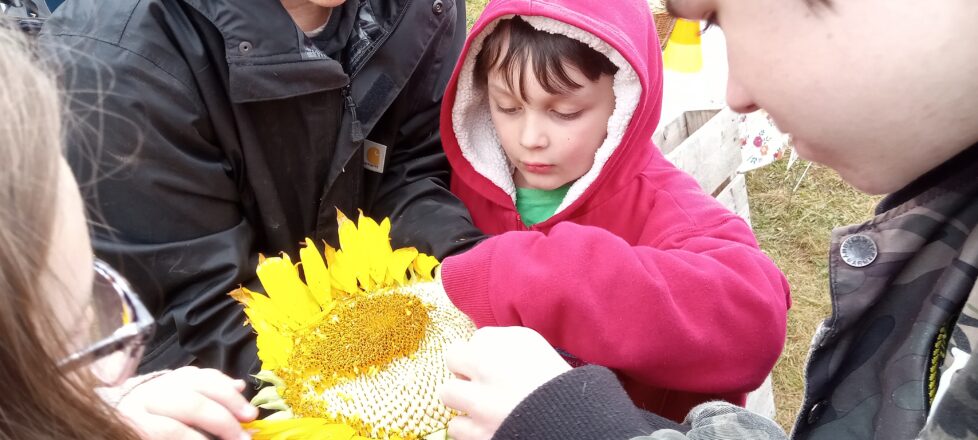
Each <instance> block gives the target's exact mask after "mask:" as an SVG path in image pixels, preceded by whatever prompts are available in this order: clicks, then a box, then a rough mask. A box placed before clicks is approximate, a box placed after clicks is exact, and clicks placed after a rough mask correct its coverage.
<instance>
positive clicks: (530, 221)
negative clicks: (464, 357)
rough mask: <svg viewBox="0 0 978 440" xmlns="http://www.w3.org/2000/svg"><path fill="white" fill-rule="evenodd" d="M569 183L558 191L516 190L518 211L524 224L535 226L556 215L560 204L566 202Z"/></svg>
mask: <svg viewBox="0 0 978 440" xmlns="http://www.w3.org/2000/svg"><path fill="white" fill-rule="evenodd" d="M570 186H571V184H570V183H568V184H567V185H564V186H562V187H560V188H557V189H550V190H547V189H532V188H516V211H517V212H519V213H520V218H522V219H523V224H525V225H527V226H533V225H535V224H537V223H540V222H542V221H544V220H546V219H548V218H550V216H552V215H554V212H555V211H557V207H558V206H560V202H563V201H564V196H565V195H567V190H568V189H570Z"/></svg>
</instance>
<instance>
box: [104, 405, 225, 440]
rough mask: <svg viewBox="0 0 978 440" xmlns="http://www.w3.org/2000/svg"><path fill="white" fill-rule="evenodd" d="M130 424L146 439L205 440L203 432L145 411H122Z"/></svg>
mask: <svg viewBox="0 0 978 440" xmlns="http://www.w3.org/2000/svg"><path fill="white" fill-rule="evenodd" d="M123 415H124V416H125V417H126V419H127V421H128V422H129V424H130V426H132V427H133V428H134V429H135V430H136V431H138V432H139V437H140V438H143V439H148V440H156V439H159V440H164V439H165V440H207V437H205V436H204V435H203V434H201V433H199V432H197V431H196V430H194V429H193V428H190V427H188V426H187V425H184V424H183V423H180V422H178V421H176V420H173V419H171V418H168V417H162V416H157V415H153V414H150V413H146V412H134V413H129V412H125V411H123Z"/></svg>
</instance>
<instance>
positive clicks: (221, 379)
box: [196, 369, 258, 422]
mask: <svg viewBox="0 0 978 440" xmlns="http://www.w3.org/2000/svg"><path fill="white" fill-rule="evenodd" d="M200 371H201V374H200V375H199V377H198V378H197V380H198V381H199V382H198V384H197V386H196V389H197V391H198V392H200V393H201V394H203V395H204V396H205V397H207V398H209V399H210V400H212V401H214V402H217V403H218V404H220V405H221V406H223V407H224V408H227V409H228V411H230V412H231V413H232V414H233V415H234V417H235V418H237V419H238V421H239V422H250V421H252V420H254V419H255V417H257V416H258V409H257V408H255V407H253V406H251V404H250V403H248V401H247V400H246V399H245V397H244V396H243V395H242V394H241V391H243V390H244V387H245V383H244V381H242V380H234V379H231V378H230V377H227V376H225V375H224V374H223V373H221V372H219V371H217V370H212V369H205V370H200Z"/></svg>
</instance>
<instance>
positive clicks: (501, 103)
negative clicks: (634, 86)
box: [488, 65, 615, 190]
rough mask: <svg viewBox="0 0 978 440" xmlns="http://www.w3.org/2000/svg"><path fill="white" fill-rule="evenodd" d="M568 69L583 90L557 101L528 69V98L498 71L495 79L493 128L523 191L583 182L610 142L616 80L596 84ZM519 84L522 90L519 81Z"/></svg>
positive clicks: (492, 85) (491, 103)
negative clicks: (596, 155) (600, 149)
mask: <svg viewBox="0 0 978 440" xmlns="http://www.w3.org/2000/svg"><path fill="white" fill-rule="evenodd" d="M564 68H565V71H566V72H567V74H568V76H569V77H570V78H571V79H572V80H574V81H575V82H577V83H578V84H582V85H583V87H581V88H579V89H577V90H574V91H572V92H567V93H564V94H558V95H552V94H550V93H547V91H546V90H544V89H543V86H541V85H540V83H539V82H538V81H537V78H536V77H535V76H534V74H533V71H532V69H527V70H526V72H524V75H526V77H525V83H526V96H523V97H522V98H520V96H519V93H517V92H514V91H511V90H510V89H509V87H507V86H506V80H505V77H504V76H503V75H502V74H501V73H500V72H499V71H498V70H493V71H491V72H490V73H489V84H488V90H489V106H490V107H491V114H492V122H493V125H495V127H496V132H497V133H498V134H499V140H500V142H501V143H502V146H503V150H504V151H505V152H506V156H507V157H508V158H509V160H510V162H511V163H512V164H513V165H514V166H515V167H516V170H515V171H514V172H513V181H514V182H515V183H516V186H517V187H520V188H534V189H545V190H551V189H556V188H559V187H561V186H564V185H566V184H567V183H570V182H573V181H575V180H577V179H579V178H580V177H581V176H583V175H584V174H585V173H587V172H588V170H590V169H591V165H592V164H594V153H595V152H596V151H597V150H598V147H600V146H601V143H602V142H603V141H604V139H605V137H606V136H607V132H608V118H609V117H611V113H612V112H613V111H614V109H615V94H614V91H613V89H612V82H613V80H612V77H611V76H610V75H601V77H600V78H599V79H598V80H597V81H595V82H591V81H590V80H588V79H587V77H586V76H584V74H582V73H581V72H580V71H578V70H577V69H575V68H573V67H571V66H569V65H565V66H564ZM513 83H514V86H517V87H518V85H519V82H518V81H515V80H514V81H513Z"/></svg>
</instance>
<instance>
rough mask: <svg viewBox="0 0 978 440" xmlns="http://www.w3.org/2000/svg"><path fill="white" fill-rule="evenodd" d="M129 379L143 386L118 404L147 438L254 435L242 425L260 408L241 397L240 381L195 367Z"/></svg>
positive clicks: (232, 438)
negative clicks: (146, 377) (146, 378)
mask: <svg viewBox="0 0 978 440" xmlns="http://www.w3.org/2000/svg"><path fill="white" fill-rule="evenodd" d="M130 380H134V381H137V382H138V384H137V385H135V386H134V387H133V388H132V389H131V390H128V391H127V392H126V394H125V395H124V396H123V397H122V399H121V400H120V401H119V402H118V406H117V407H116V408H117V409H118V411H119V412H120V413H121V414H122V415H123V417H124V418H125V419H126V420H127V421H128V422H129V424H130V425H131V426H132V427H133V428H135V429H136V430H137V431H139V433H140V434H141V437H143V438H146V439H157V438H158V439H201V440H203V439H204V438H205V436H204V434H203V433H206V434H210V435H212V436H214V437H216V438H220V439H221V440H240V439H243V438H250V436H249V435H248V433H246V432H245V431H244V429H242V428H241V425H240V423H241V422H250V421H252V420H254V419H255V416H257V415H258V411H257V410H256V409H255V408H254V407H252V406H251V405H250V404H248V401H247V400H245V398H244V396H242V395H241V391H242V390H243V389H244V387H245V384H244V382H242V381H240V380H233V379H231V378H229V377H227V376H225V375H224V374H222V373H221V372H219V371H217V370H212V369H199V368H195V367H183V368H180V369H177V370H173V371H170V372H168V373H166V374H163V375H161V376H158V377H153V378H152V379H149V380H145V381H143V380H142V379H141V377H136V378H133V379H130ZM123 386H125V384H124V385H123Z"/></svg>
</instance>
